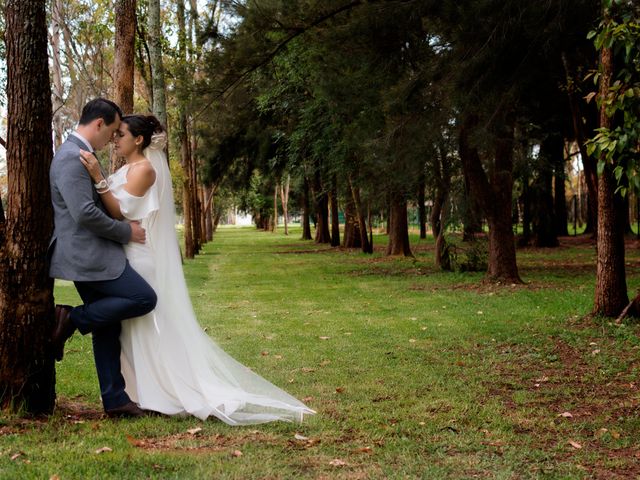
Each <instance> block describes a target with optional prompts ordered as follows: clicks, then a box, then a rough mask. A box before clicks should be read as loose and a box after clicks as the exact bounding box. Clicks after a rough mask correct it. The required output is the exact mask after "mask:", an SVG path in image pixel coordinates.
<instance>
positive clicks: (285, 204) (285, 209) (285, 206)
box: [280, 173, 291, 235]
mask: <svg viewBox="0 0 640 480" xmlns="http://www.w3.org/2000/svg"><path fill="white" fill-rule="evenodd" d="M290 184H291V175H289V174H288V173H287V179H286V180H285V182H284V184H283V185H280V201H281V202H282V216H283V217H284V234H285V235H289V185H290Z"/></svg>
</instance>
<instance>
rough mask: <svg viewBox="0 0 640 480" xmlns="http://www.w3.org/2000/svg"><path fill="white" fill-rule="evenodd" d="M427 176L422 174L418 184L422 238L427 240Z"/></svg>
mask: <svg viewBox="0 0 640 480" xmlns="http://www.w3.org/2000/svg"><path fill="white" fill-rule="evenodd" d="M425 183H426V179H425V175H424V172H422V173H421V174H420V180H419V182H418V223H419V224H420V238H421V239H425V238H427V206H426V205H425V198H424V197H425V192H424V190H425Z"/></svg>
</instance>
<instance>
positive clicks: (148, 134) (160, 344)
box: [81, 115, 315, 425]
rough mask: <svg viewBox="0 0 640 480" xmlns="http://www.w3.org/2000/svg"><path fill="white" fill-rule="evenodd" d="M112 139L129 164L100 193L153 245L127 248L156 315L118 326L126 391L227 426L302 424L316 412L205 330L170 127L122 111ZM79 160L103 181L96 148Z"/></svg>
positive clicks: (160, 407) (152, 406)
mask: <svg viewBox="0 0 640 480" xmlns="http://www.w3.org/2000/svg"><path fill="white" fill-rule="evenodd" d="M114 144H115V153H116V154H117V155H118V156H120V157H124V158H125V159H126V164H125V165H124V166H123V167H122V168H120V169H119V170H118V171H117V172H115V173H114V174H113V175H111V176H109V178H108V180H107V182H106V185H107V186H106V187H103V188H101V189H98V193H99V194H100V197H101V199H102V202H103V203H104V205H105V206H106V207H107V209H108V210H109V213H110V214H111V216H112V217H114V218H118V219H123V218H125V219H128V220H139V221H141V223H142V226H143V227H144V228H145V229H146V232H147V242H146V243H145V244H138V243H129V244H128V245H125V253H126V256H127V259H128V260H129V263H130V264H131V266H132V267H133V268H134V269H135V270H136V271H137V272H138V273H139V274H140V275H141V276H142V277H143V278H144V279H145V280H146V281H147V282H149V284H150V285H151V286H152V287H153V289H154V290H155V291H156V293H157V296H158V304H157V306H156V309H155V310H154V311H153V312H151V313H149V314H147V315H145V316H143V317H137V318H133V319H130V320H127V321H126V322H122V333H121V335H120V343H121V346H122V353H121V357H122V373H123V376H124V378H125V381H126V392H127V394H128V395H129V396H130V397H131V399H132V400H133V401H134V402H136V403H137V404H138V405H139V406H140V408H142V409H144V410H153V411H156V412H160V413H164V414H167V415H177V414H191V415H194V416H196V417H198V418H200V419H205V418H207V417H209V416H215V417H217V418H219V419H220V420H222V421H223V422H225V423H228V424H230V425H240V424H252V423H263V422H270V421H273V420H285V421H302V418H303V416H304V415H305V414H313V413H315V412H314V411H313V410H311V409H309V408H308V407H306V406H305V405H304V404H303V403H302V402H300V401H299V400H297V399H295V398H294V397H292V396H291V395H289V394H288V393H286V392H284V391H283V390H281V389H279V388H278V387H276V386H274V385H272V384H271V383H269V382H268V381H267V380H265V379H263V378H262V377H260V376H259V375H257V374H255V373H254V372H252V371H251V370H250V369H249V368H248V367H245V366H244V365H242V364H240V363H238V362H237V361H236V360H234V359H233V358H231V357H230V356H229V355H227V354H226V353H225V352H224V351H223V350H222V349H221V348H220V347H219V346H218V345H217V344H216V343H214V342H213V341H212V340H211V339H210V338H209V336H208V335H207V334H206V333H204V331H203V330H202V329H201V328H200V325H199V324H198V321H197V319H196V317H195V314H194V311H193V307H192V305H191V300H190V298H189V293H188V291H187V286H186V283H185V279H184V273H183V271H182V262H181V257H180V250H179V247H178V241H177V239H176V234H175V229H174V224H175V207H174V202H173V191H172V184H171V176H170V172H169V166H168V162H167V158H166V155H165V154H164V147H165V145H166V133H165V132H163V129H162V126H161V125H160V123H159V121H158V120H157V119H156V118H155V117H154V116H144V115H129V116H125V117H123V118H122V123H121V124H120V128H119V130H118V131H117V132H116V135H115V138H114ZM81 161H82V163H83V164H84V165H85V167H86V168H87V170H88V171H89V173H90V174H91V177H92V178H93V180H94V182H95V183H96V184H98V183H100V182H101V181H102V180H104V178H103V175H102V171H101V169H100V166H99V164H98V162H97V159H96V158H95V157H94V156H93V155H92V154H90V153H88V152H84V151H82V152H81ZM104 185H105V183H102V184H101V186H104Z"/></svg>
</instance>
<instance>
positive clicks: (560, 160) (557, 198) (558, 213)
mask: <svg viewBox="0 0 640 480" xmlns="http://www.w3.org/2000/svg"><path fill="white" fill-rule="evenodd" d="M564 153H565V142H564V139H563V141H562V155H558V157H557V158H556V160H557V161H556V163H555V174H554V179H555V185H554V189H553V190H554V209H553V211H554V213H555V217H556V235H558V236H567V235H569V227H568V225H567V224H568V222H569V215H568V213H567V198H566V196H567V194H566V189H565V186H564V183H565V180H566V175H565V172H564V167H565V164H566V160H565V155H564ZM567 157H568V155H567Z"/></svg>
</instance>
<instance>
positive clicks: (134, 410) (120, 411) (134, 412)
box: [105, 402, 147, 418]
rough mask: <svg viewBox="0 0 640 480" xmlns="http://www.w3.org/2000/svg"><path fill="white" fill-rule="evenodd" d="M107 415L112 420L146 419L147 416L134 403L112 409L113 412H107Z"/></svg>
mask: <svg viewBox="0 0 640 480" xmlns="http://www.w3.org/2000/svg"><path fill="white" fill-rule="evenodd" d="M105 413H106V414H107V416H108V417H110V418H125V417H128V418H134V417H144V416H146V415H147V414H146V412H145V411H144V410H142V409H141V408H140V407H138V405H136V404H135V403H133V402H129V403H125V404H124V405H122V406H120V407H116V408H112V409H111V410H105Z"/></svg>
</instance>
